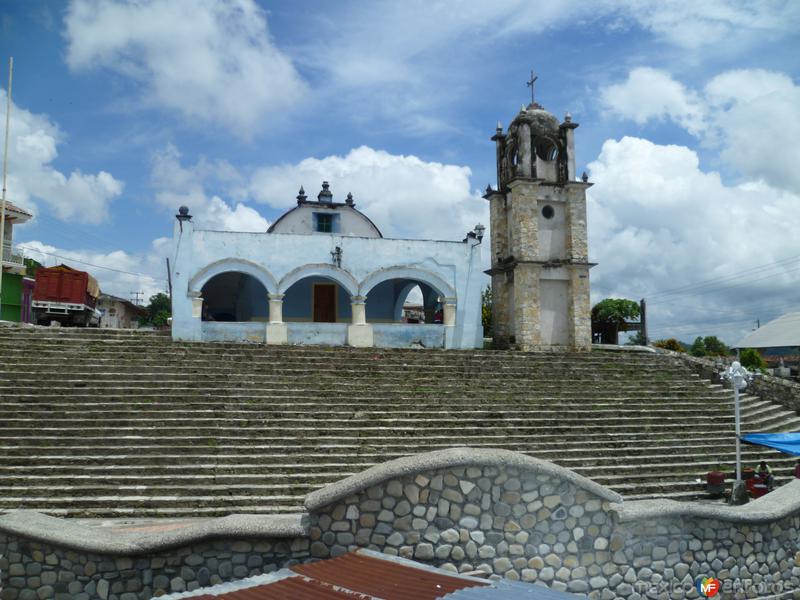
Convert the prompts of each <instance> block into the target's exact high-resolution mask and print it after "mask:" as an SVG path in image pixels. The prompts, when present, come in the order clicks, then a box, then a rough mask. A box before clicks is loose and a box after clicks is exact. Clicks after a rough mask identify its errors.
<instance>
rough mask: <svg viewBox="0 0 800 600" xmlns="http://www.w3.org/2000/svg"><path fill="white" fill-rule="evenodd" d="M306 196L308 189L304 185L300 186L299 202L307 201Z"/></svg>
mask: <svg viewBox="0 0 800 600" xmlns="http://www.w3.org/2000/svg"><path fill="white" fill-rule="evenodd" d="M306 198H308V196H306V191H305V190H304V189H303V186H302V185H301V186H300V191H299V192H298V193H297V203H298V204H300V203H301V202H305V201H306Z"/></svg>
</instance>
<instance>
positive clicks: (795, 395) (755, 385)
mask: <svg viewBox="0 0 800 600" xmlns="http://www.w3.org/2000/svg"><path fill="white" fill-rule="evenodd" d="M672 354H675V356H677V357H679V358H680V359H681V360H682V361H684V362H685V363H686V364H688V365H689V366H691V367H692V369H693V370H694V371H695V373H697V374H698V375H699V376H700V377H702V378H703V379H709V380H711V381H713V382H714V383H718V382H719V381H720V378H719V376H720V373H722V371H723V370H725V369H726V368H727V367H728V365H729V364H730V362H729V361H725V360H723V359H716V360H713V359H708V358H698V357H695V356H689V355H687V354H677V353H672ZM725 385H727V386H729V387H730V384H729V383H727V384H725ZM744 393H746V394H753V395H756V396H761V397H762V398H764V399H766V400H771V401H772V402H777V403H778V404H781V405H783V406H785V407H786V408H788V409H790V410H793V411H795V412H798V413H800V384H797V383H795V382H794V381H790V380H788V379H782V378H780V377H773V376H772V375H760V376H759V377H756V378H755V379H754V380H753V381H752V382H751V383H750V384H748V386H747V389H746V390H745V392H744Z"/></svg>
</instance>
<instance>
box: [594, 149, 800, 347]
mask: <svg viewBox="0 0 800 600" xmlns="http://www.w3.org/2000/svg"><path fill="white" fill-rule="evenodd" d="M589 169H590V172H591V179H592V181H593V182H595V186H594V187H593V188H591V190H590V192H589V227H590V249H591V253H592V259H593V260H595V261H597V262H598V263H599V266H598V267H596V268H595V269H593V271H592V288H593V295H594V298H593V300H595V301H597V300H600V299H602V298H604V297H608V296H622V297H633V298H639V297H645V298H648V300H649V307H650V311H651V315H650V317H649V322H650V324H651V327H652V328H653V332H652V337H678V338H680V339H684V340H686V339H690V338H693V337H694V336H696V335H714V334H716V335H722V336H723V337H725V338H726V339H727V340H728V341H729V342H735V341H737V339H738V337H739V336H740V335H741V334H743V333H745V332H746V331H747V330H749V328H750V327H749V326H750V325H751V324H752V322H753V321H755V319H756V318H761V319H762V321H764V320H765V319H766V318H772V317H774V316H777V315H779V314H781V313H782V312H784V311H786V310H789V309H791V307H792V305H791V303H789V302H788V301H787V300H786V299H787V298H791V297H793V296H794V291H795V290H796V288H797V281H798V277H799V276H800V274H799V273H798V271H800V256H797V257H795V258H794V259H793V260H785V259H787V257H788V256H789V255H791V254H792V251H791V249H789V248H787V246H786V240H787V239H793V238H794V237H795V232H796V231H797V230H798V228H799V227H800V213H798V211H797V210H796V207H797V206H798V203H800V196H799V195H797V194H794V193H791V192H787V191H784V190H780V189H776V188H773V187H770V186H769V185H767V184H766V183H763V182H747V183H744V184H741V185H737V186H728V185H726V184H725V183H724V182H723V181H722V179H721V178H720V176H719V174H717V173H714V172H704V171H703V170H701V168H700V162H699V159H698V156H697V154H696V153H695V152H694V151H692V150H690V149H689V148H686V147H683V146H673V145H670V146H664V145H658V144H654V143H652V142H650V141H648V140H644V139H640V138H634V137H624V138H622V139H621V140H608V141H606V142H605V144H604V145H603V148H602V150H601V152H600V155H599V156H598V158H597V160H596V161H594V162H592V163H591V164H590V165H589ZM708 280H714V281H712V283H710V284H707V285H705V286H702V287H697V285H696V284H698V283H699V282H704V281H708ZM689 286H694V287H689ZM668 290H678V292H676V293H670V294H664V293H659V292H665V291H668ZM681 290H682V291H681ZM795 308H796V307H795Z"/></svg>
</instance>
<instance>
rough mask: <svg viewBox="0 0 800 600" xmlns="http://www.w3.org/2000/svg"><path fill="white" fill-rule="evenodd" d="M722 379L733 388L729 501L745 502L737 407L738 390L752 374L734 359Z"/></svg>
mask: <svg viewBox="0 0 800 600" xmlns="http://www.w3.org/2000/svg"><path fill="white" fill-rule="evenodd" d="M720 379H721V380H722V381H730V382H731V387H732V388H733V405H734V411H735V413H736V482H735V483H734V484H733V491H732V492H731V502H732V503H733V504H745V503H746V502H747V490H746V489H745V486H744V482H743V481H742V440H741V435H742V429H741V411H740V409H739V391H740V390H743V389H745V388H746V387H747V384H748V383H750V382H751V381H753V374H752V373H751V372H750V371H748V370H747V369H746V368H744V367H743V366H742V364H741V363H740V362H739V361H738V360H736V361H734V362H733V364H731V366H730V367H728V368H727V369H725V370H724V371H723V372H722V373H721V374H720Z"/></svg>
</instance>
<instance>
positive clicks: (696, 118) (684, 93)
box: [600, 67, 704, 135]
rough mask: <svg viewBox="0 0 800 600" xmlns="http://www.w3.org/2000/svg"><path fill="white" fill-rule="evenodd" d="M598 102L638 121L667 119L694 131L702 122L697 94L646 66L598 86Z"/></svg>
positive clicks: (608, 108)
mask: <svg viewBox="0 0 800 600" xmlns="http://www.w3.org/2000/svg"><path fill="white" fill-rule="evenodd" d="M600 102H601V104H602V105H604V106H605V108H606V109H607V110H609V111H611V113H612V114H613V115H615V116H617V117H622V118H627V119H631V120H633V121H635V122H636V123H638V124H640V125H643V124H644V123H646V122H647V121H649V120H651V119H655V120H664V119H671V120H672V121H675V122H676V123H678V124H679V125H681V127H684V128H685V129H686V130H687V131H689V132H690V133H693V134H695V135H697V134H699V133H700V132H701V130H702V127H703V124H704V106H703V105H702V104H701V102H700V100H699V98H698V97H697V94H695V93H694V92H692V91H690V90H688V89H687V88H686V87H685V86H684V85H683V84H681V83H679V82H677V81H675V80H674V79H673V78H672V77H671V76H670V75H669V74H668V73H666V72H664V71H659V70H657V69H651V68H648V67H639V68H636V69H633V70H632V71H631V72H630V73H629V74H628V79H627V80H626V81H624V82H623V83H618V84H615V85H610V86H607V87H605V88H603V89H602V90H600Z"/></svg>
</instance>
